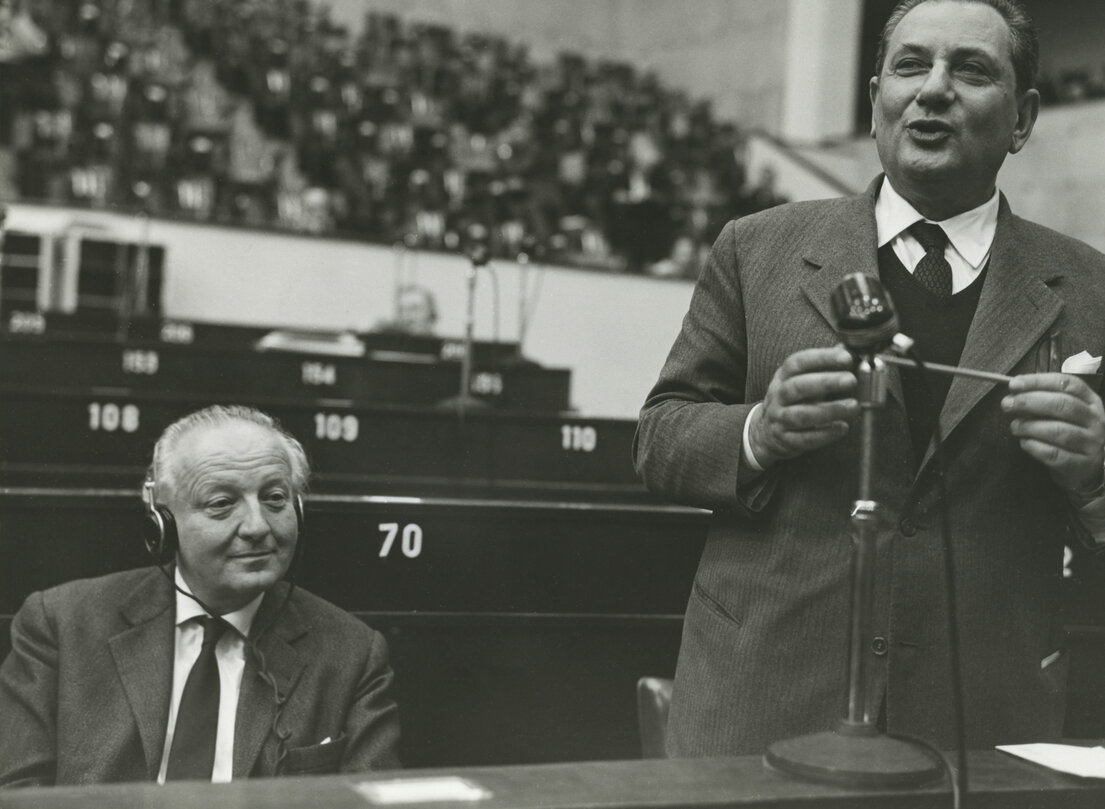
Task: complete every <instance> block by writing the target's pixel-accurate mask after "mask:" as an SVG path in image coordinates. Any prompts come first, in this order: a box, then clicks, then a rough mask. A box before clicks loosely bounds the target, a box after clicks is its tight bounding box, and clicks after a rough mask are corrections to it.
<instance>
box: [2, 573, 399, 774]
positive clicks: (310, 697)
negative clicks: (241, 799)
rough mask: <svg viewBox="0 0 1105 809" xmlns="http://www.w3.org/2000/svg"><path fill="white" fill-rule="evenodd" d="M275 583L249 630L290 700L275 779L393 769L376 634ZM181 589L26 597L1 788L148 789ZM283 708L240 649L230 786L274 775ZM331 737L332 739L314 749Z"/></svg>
mask: <svg viewBox="0 0 1105 809" xmlns="http://www.w3.org/2000/svg"><path fill="white" fill-rule="evenodd" d="M287 587H288V585H287V584H286V583H281V584H279V585H278V586H277V587H276V588H275V589H273V590H271V591H270V592H269V593H268V594H266V596H265V598H264V600H263V601H262V603H261V608H260V609H259V610H258V612H257V615H256V617H255V618H254V621H253V630H252V631H253V632H257V631H259V630H262V629H263V628H264V627H266V626H268V625H269V624H270V622H272V621H273V618H274V615H275V616H276V619H275V623H274V624H272V626H271V628H270V629H268V630H267V631H264V632H263V634H262V635H261V638H260V641H259V649H260V651H261V653H262V654H263V655H264V659H265V661H266V665H267V669H268V671H269V672H270V673H271V674H272V676H273V677H274V678H275V682H276V684H277V686H278V688H279V691H280V693H281V695H283V697H284V698H286V702H285V704H284V706H283V711H282V713H281V715H280V721H279V727H280V728H281V729H283V730H285V731H286V732H288V733H289V734H290V736H289V738H288V742H287V757H286V758H285V760H284V762H283V765H282V766H281V768H280V772H281V774H284V775H295V774H303V773H314V772H320V773H321V772H339V771H341V772H354V771H361V770H367V769H374V768H375V769H383V768H390V767H397V766H398V759H397V745H398V739H399V718H398V708H397V707H396V704H395V702H394V701H393V700H392V696H391V691H392V689H391V684H392V679H393V674H392V670H391V667H390V666H389V664H388V652H387V644H386V642H385V640H384V638H383V636H382V635H380V634H379V633H378V632H376V631H374V630H372V629H370V628H369V627H367V626H366V625H365V624H364V623H362V622H361V621H359V620H358V619H356V618H354V617H353V616H351V615H349V614H348V613H346V612H345V611H343V610H341V609H338V608H337V607H335V606H333V605H332V604H330V603H328V602H326V601H323V600H322V599H321V598H318V597H317V596H314V595H311V594H310V593H308V592H306V591H304V590H301V589H296V590H294V591H293V593H292V596H291V598H290V599H289V600H288V602H287V604H286V605H285V606H284V607H283V609H281V610H279V612H277V610H278V609H279V607H280V604H281V602H282V601H283V600H284V594H285V592H286V591H287ZM175 615H176V609H175V591H174V589H173V587H172V585H171V584H170V582H169V581H168V580H167V579H166V578H165V577H164V576H163V575H162V573H161V572H160V571H158V570H157V569H156V568H146V569H142V570H131V571H126V572H123V573H115V574H112V575H109V576H104V577H102V578H98V579H84V580H80V581H74V582H70V583H68V584H63V585H61V586H59V587H54V588H52V589H50V590H45V591H43V592H38V593H34V594H32V595H31V596H30V597H29V598H28V599H27V601H26V602H25V603H24V605H23V606H22V608H21V609H20V610H19V612H18V613H17V614H16V616H15V619H14V620H13V622H12V651H11V653H10V654H9V656H8V658H7V659H6V660H5V661H4V663H3V665H2V666H0V785H25V784H90V783H100V782H108V781H153V780H156V779H157V773H158V769H159V768H160V766H161V754H162V749H163V747H164V744H165V730H166V723H167V721H168V716H169V697H170V689H171V688H172V679H173V648H174V638H175V633H174V624H175ZM275 711H276V701H275V697H274V694H273V690H272V688H271V687H270V686H269V685H268V684H267V683H266V682H265V681H264V680H263V679H262V677H261V676H260V673H259V672H258V669H257V665H256V661H255V660H254V659H253V655H252V654H250V652H249V649H248V648H247V649H246V667H245V671H244V672H243V675H242V687H241V692H240V695H239V701H238V711H237V719H236V726H235V734H234V764H233V777H234V778H235V779H239V778H246V777H250V776H268V775H273V774H275V773H276V771H277V756H278V750H279V748H278V744H277V738H276V737H275V735H274V734H273V733H272V732H271V731H272V723H273V715H274V713H275ZM327 737H329V738H330V739H331V741H330V742H329V743H327V744H320V743H321V742H322V741H323V740H325V739H326V738H327Z"/></svg>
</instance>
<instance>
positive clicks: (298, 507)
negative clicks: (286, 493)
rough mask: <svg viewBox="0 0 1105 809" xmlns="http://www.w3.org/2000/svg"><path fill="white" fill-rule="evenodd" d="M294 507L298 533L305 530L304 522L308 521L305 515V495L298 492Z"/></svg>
mask: <svg viewBox="0 0 1105 809" xmlns="http://www.w3.org/2000/svg"><path fill="white" fill-rule="evenodd" d="M294 508H295V527H296V533H297V534H299V533H301V532H302V531H303V523H304V522H305V521H306V520H305V518H304V516H303V495H300V494H297V495H296V496H295V505H294Z"/></svg>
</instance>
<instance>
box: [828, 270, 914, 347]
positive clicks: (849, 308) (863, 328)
mask: <svg viewBox="0 0 1105 809" xmlns="http://www.w3.org/2000/svg"><path fill="white" fill-rule="evenodd" d="M830 305H831V307H832V310H833V318H834V319H835V320H836V323H835V326H836V331H837V334H839V335H840V339H841V341H842V342H843V343H844V345H845V346H846V347H847V348H849V349H850V350H852V351H855V352H861V353H863V352H871V353H874V352H877V351H881V350H882V349H884V348H886V347H887V346H889V345H890V343H891V342H892V341H893V339H894V335H895V334H897V333H898V316H897V315H896V314H895V313H894V305H893V303H892V302H891V300H890V294H889V293H888V292H887V291H886V290H885V289H883V286H882V282H881V281H879V279H878V278H875V277H874V276H872V275H865V274H863V273H859V272H856V273H852V274H851V275H847V276H845V278H844V280H843V281H841V282H840V284H839V285H837V288H836V289H834V290H833V294H832V296H831V298H830Z"/></svg>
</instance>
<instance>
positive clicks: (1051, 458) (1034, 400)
mask: <svg viewBox="0 0 1105 809" xmlns="http://www.w3.org/2000/svg"><path fill="white" fill-rule="evenodd" d="M1001 406H1002V409H1003V410H1004V411H1005V412H1006V413H1008V414H1009V415H1010V416H1012V417H1013V421H1012V423H1011V424H1010V430H1011V431H1012V433H1013V436H1014V437H1015V438H1017V439H1018V440H1019V441H1020V445H1021V448H1022V449H1023V450H1024V451H1025V452H1027V453H1028V454H1029V455H1031V456H1032V457H1033V458H1035V459H1036V460H1037V461H1039V462H1040V463H1042V464H1043V465H1044V466H1046V467H1047V469H1048V471H1049V472H1050V473H1051V477H1052V478H1053V479H1054V480H1055V482H1056V483H1058V484H1059V485H1060V486H1062V487H1063V488H1064V489H1066V490H1067V491H1069V492H1074V493H1077V494H1084V493H1087V492H1090V491H1093V490H1094V489H1096V488H1098V487H1099V486H1100V485H1101V482H1102V474H1103V470H1105V407H1103V406H1102V403H1101V397H1100V396H1098V395H1097V394H1096V393H1094V392H1093V391H1092V390H1091V389H1090V387H1089V385H1087V384H1086V383H1085V382H1083V381H1082V380H1081V379H1079V378H1078V377H1076V376H1072V375H1070V374H1025V375H1023V376H1016V377H1013V379H1012V380H1010V382H1009V395H1007V396H1006V397H1005V398H1004V399H1002V402H1001Z"/></svg>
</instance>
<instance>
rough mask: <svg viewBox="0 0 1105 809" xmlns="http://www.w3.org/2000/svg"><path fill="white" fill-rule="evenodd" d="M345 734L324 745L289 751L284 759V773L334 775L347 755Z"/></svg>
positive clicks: (293, 748) (294, 748) (296, 748)
mask: <svg viewBox="0 0 1105 809" xmlns="http://www.w3.org/2000/svg"><path fill="white" fill-rule="evenodd" d="M346 741H347V739H346V736H345V734H344V733H343V734H342V735H340V736H338V737H337V738H336V739H333V740H331V741H328V742H324V743H322V744H311V745H308V746H306V747H292V748H289V749H288V756H287V758H285V759H284V767H283V770H284V773H285V774H287V775H311V774H316V773H334V772H337V771H338V769H339V768H340V767H341V761H342V756H343V755H345V743H346Z"/></svg>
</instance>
